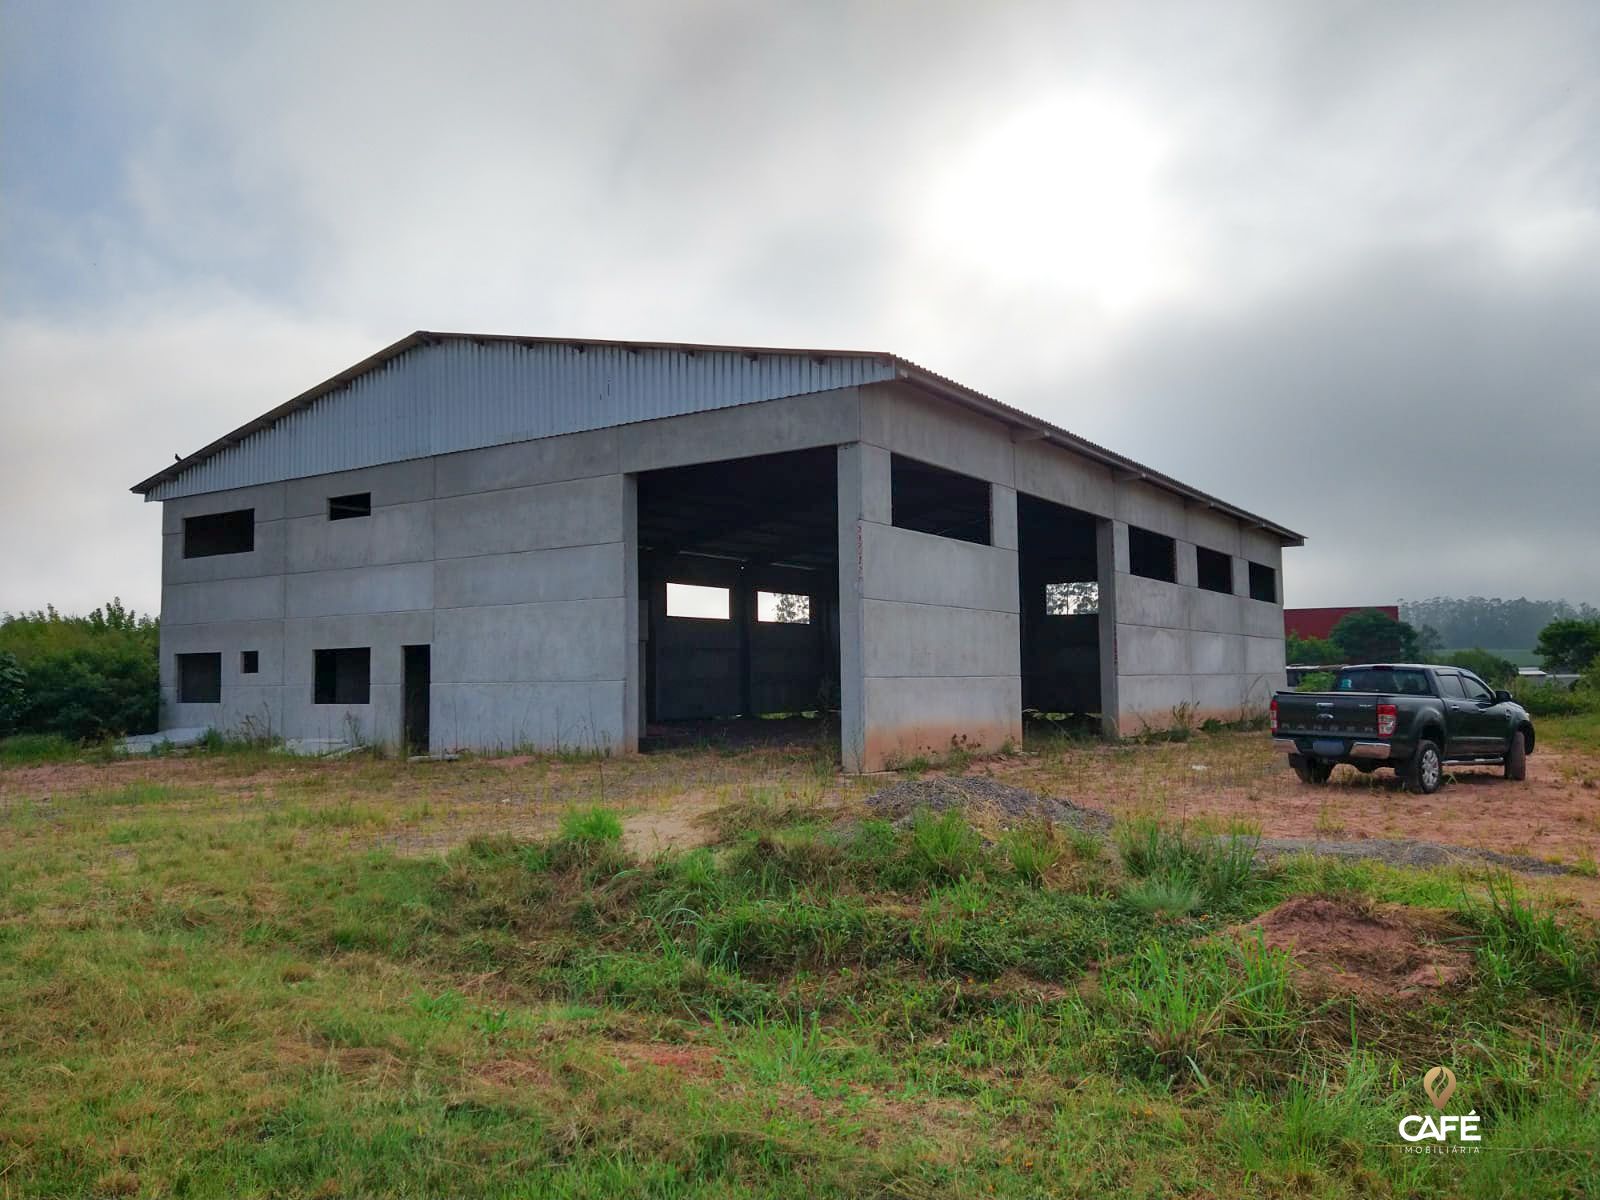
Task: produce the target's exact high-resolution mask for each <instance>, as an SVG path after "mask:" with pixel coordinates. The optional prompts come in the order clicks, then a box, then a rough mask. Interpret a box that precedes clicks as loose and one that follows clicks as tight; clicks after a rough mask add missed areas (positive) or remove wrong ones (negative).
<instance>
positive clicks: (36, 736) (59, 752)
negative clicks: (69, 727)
mask: <svg viewBox="0 0 1600 1200" xmlns="http://www.w3.org/2000/svg"><path fill="white" fill-rule="evenodd" d="M78 754H79V750H78V747H77V745H76V744H75V743H73V742H71V741H68V740H67V739H66V738H64V737H62V736H61V735H60V734H56V733H18V734H13V735H12V736H11V737H6V738H0V764H3V765H5V766H8V767H25V766H33V765H35V764H38V763H52V762H66V761H68V760H70V759H73V758H76V757H77V756H78Z"/></svg>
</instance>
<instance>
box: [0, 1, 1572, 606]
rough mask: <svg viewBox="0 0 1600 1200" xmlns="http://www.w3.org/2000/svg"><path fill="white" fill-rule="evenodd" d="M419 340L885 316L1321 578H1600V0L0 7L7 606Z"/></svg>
mask: <svg viewBox="0 0 1600 1200" xmlns="http://www.w3.org/2000/svg"><path fill="white" fill-rule="evenodd" d="M418 328H434V329H470V330H484V331H491V332H509V333H528V334H541V335H556V336H575V337H578V336H591V337H617V338H637V339H641V340H685V341H701V342H732V343H739V344H771V345H822V346H839V347H853V348H862V349H873V350H891V351H894V352H896V353H899V354H901V355H904V356H906V357H908V358H911V359H913V360H915V361H917V362H920V363H922V364H924V365H926V366H928V367H931V368H933V369H935V370H937V371H940V372H942V373H944V374H947V375H951V376H954V377H956V378H958V379H960V380H961V381H962V382H964V383H966V384H968V385H970V386H972V387H976V388H978V389H980V390H983V391H985V392H988V393H989V394H991V395H994V396H996V397H998V398H1000V399H1002V400H1005V401H1007V402H1009V403H1012V404H1015V405H1018V406H1020V407H1023V408H1026V409H1029V410H1031V411H1033V412H1036V413H1038V414H1040V415H1041V416H1044V417H1047V418H1049V419H1051V420H1054V421H1056V422H1057V423H1059V424H1062V425H1065V426H1066V427H1068V428H1070V429H1072V430H1074V431H1076V432H1078V433H1080V434H1082V435H1084V436H1086V437H1089V438H1091V439H1093V440H1095V441H1098V442H1102V443H1105V444H1107V445H1110V446H1112V447H1114V448H1116V449H1118V450H1120V451H1122V452H1123V453H1126V454H1129V455H1131V456H1132V457H1134V458H1137V459H1139V460H1141V461H1143V462H1146V463H1148V464H1150V465H1151V466H1154V467H1157V468H1159V469H1161V470H1164V471H1166V472H1168V473H1170V474H1173V475H1176V476H1177V477H1179V478H1181V479H1184V480H1186V481H1188V482H1190V483H1192V484H1194V485H1196V486H1198V487H1201V488H1204V489H1206V490H1208V491H1211V492H1214V493H1217V494H1219V495H1222V496H1225V497H1227V498H1228V499H1230V500H1232V501H1234V502H1236V503H1238V504H1241V505H1243V506H1245V507H1247V508H1251V509H1254V510H1256V511H1258V512H1261V513H1263V514H1264V515H1266V516H1269V517H1271V518H1273V519H1275V520H1278V521H1280V522H1282V523H1284V524H1287V525H1289V526H1291V527H1293V528H1297V529H1300V530H1302V531H1303V532H1304V533H1305V534H1306V535H1307V536H1308V538H1309V539H1310V542H1309V544H1308V546H1307V547H1306V548H1304V549H1303V550H1296V551H1291V552H1290V554H1289V557H1288V560H1287V565H1286V568H1285V591H1286V599H1287V601H1288V602H1289V603H1290V604H1296V605H1301V604H1333V603H1346V602H1392V601H1393V600H1394V599H1396V598H1398V597H1402V596H1404V597H1417V596H1425V595H1433V594H1438V593H1444V594H1483V595H1503V596H1518V595H1527V596H1530V597H1536V598H1555V597H1565V598H1568V599H1571V600H1588V601H1591V602H1600V4H1595V3H1593V2H1592V0H1575V2H1573V3H1570V4H1562V3H1539V2H1528V3H1517V4H1511V3H1504V2H1496V3H1486V4H1473V3H1468V2H1466V0H1452V3H1449V4H1440V3H1410V4H1408V3H1395V2H1394V0H1382V2H1378V3H1337V2H1331V0H1319V2H1317V3H1312V2H1310V0H1308V2H1306V3H1283V2H1282V0H1263V2H1261V3H1220V2H1218V3H1213V2H1206V3H1125V2H1120V0H1119V2H1118V3H1109V2H1107V3H1082V4H1072V3H1064V2H1062V0H1053V2H1051V3H1043V4H1029V3H1015V4H1007V3H1000V2H986V3H982V4H979V3H975V2H968V3H960V4H941V3H931V2H928V0H917V2H915V3H913V2H912V0H903V2H887V0H886V2H880V3H870V2H866V3H864V2H842V0H841V2H837V3H831V2H812V3H808V4H805V5H793V4H778V3H770V4H763V3H756V2H745V3H700V2H697V0H677V2H675V3H659V2H658V0H641V2H638V3H604V2H589V3H584V4H549V5H541V4H529V3H505V4H491V3H481V2H480V3H455V4H450V5H442V4H431V5H414V4H406V3H399V2H396V0H386V2H385V3H381V4H379V3H371V4H365V3H356V2H354V0H343V2H338V3H331V4H330V3H326V2H322V3H309V4H299V3H290V2H287V0H272V3H265V2H262V3H256V4H252V5H215V4H211V3H193V4H189V3H161V2H159V0H150V2H146V3H139V4H134V3H94V2H90V0H78V2H75V3H72V4H62V3H59V2H58V0H0V516H3V520H0V610H7V609H10V610H16V609H19V608H26V607H34V606H38V605H42V604H44V603H46V602H54V603H55V604H56V605H58V606H59V607H63V608H72V609H82V608H86V607H90V606H93V605H94V604H96V603H98V602H99V601H100V600H102V599H104V598H106V597H108V596H110V595H112V594H113V593H120V594H121V595H122V596H123V598H124V599H125V600H128V601H130V602H132V603H134V604H136V605H138V606H139V607H141V608H153V607H155V606H156V604H157V601H158V598H159V539H158V530H159V518H158V513H157V511H156V506H154V505H144V504H142V503H141V501H140V500H139V499H138V498H137V497H135V496H132V495H130V494H129V493H128V491H127V488H128V486H129V485H131V484H132V483H134V482H135V481H136V480H138V479H141V478H143V477H144V476H146V475H148V474H150V473H151V472H153V471H154V470H156V469H157V468H159V467H160V466H161V465H162V464H164V463H168V462H171V461H172V456H173V454H174V453H180V452H181V453H188V452H190V451H192V450H194V449H197V448H198V447H199V446H200V445H202V444H204V443H206V442H208V441H210V440H212V439H213V438H214V437H216V436H217V435H219V434H220V433H222V432H225V431H226V430H228V429H231V428H233V427H234V426H236V425H238V424H240V423H241V422H243V421H245V420H247V419H249V418H250V417H253V416H255V415H257V414H258V413H260V412H262V411H264V410H266V409H267V408H269V407H272V406H274V405H276V404H278V403H280V402H281V401H283V400H285V399H287V398H288V397H289V396H290V395H293V394H295V393H297V392H299V391H301V390H303V389H304V388H305V387H307V386H309V385H311V384H312V383H315V382H317V381H319V380H321V379H323V378H325V377H326V376H328V375H331V374H333V373H335V372H336V371H338V370H340V369H341V368H343V367H345V366H347V365H349V364H350V363H353V362H355V361H357V360H359V359H361V358H364V357H365V356H366V355H368V354H369V353H371V352H372V351H374V350H376V349H378V348H379V347H380V346H383V345H386V344H388V343H389V342H391V341H394V340H395V339H396V338H398V337H400V336H401V335H403V334H405V333H407V332H409V331H411V330H413V329H418Z"/></svg>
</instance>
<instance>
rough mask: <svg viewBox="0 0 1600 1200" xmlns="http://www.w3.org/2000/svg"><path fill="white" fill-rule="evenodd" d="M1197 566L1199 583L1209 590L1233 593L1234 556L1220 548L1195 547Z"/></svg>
mask: <svg viewBox="0 0 1600 1200" xmlns="http://www.w3.org/2000/svg"><path fill="white" fill-rule="evenodd" d="M1194 555H1195V562H1196V566H1197V567H1198V568H1199V576H1200V578H1199V583H1200V586H1201V587H1203V588H1205V589H1206V591H1208V592H1224V593H1226V594H1228V595H1230V596H1231V595H1232V594H1233V558H1232V557H1231V556H1230V555H1227V554H1224V553H1222V551H1220V550H1207V549H1206V548H1205V547H1204V546H1196V547H1195V548H1194Z"/></svg>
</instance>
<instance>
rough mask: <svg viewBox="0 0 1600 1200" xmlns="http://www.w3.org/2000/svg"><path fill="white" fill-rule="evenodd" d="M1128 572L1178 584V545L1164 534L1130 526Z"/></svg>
mask: <svg viewBox="0 0 1600 1200" xmlns="http://www.w3.org/2000/svg"><path fill="white" fill-rule="evenodd" d="M1128 570H1129V571H1131V572H1132V573H1133V574H1135V575H1141V576H1143V577H1144V578H1146V579H1161V580H1164V581H1166V582H1167V583H1177V582H1178V543H1177V542H1176V541H1174V540H1173V539H1172V538H1169V537H1168V536H1167V535H1166V534H1164V533H1156V532H1154V531H1153V530H1149V529H1140V528H1139V527H1138V526H1137V525H1129V526H1128Z"/></svg>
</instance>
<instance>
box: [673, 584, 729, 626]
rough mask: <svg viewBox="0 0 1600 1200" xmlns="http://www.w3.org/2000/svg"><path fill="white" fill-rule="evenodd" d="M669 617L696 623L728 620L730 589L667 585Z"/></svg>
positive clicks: (700, 585) (692, 585)
mask: <svg viewBox="0 0 1600 1200" xmlns="http://www.w3.org/2000/svg"><path fill="white" fill-rule="evenodd" d="M667 616H669V617H688V618H690V619H691V620H696V621H726V620H727V619H728V589H727V588H725V587H706V586H705V585H703V584H698V583H669V584H667Z"/></svg>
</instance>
